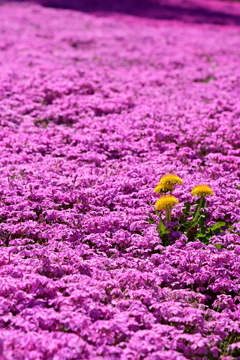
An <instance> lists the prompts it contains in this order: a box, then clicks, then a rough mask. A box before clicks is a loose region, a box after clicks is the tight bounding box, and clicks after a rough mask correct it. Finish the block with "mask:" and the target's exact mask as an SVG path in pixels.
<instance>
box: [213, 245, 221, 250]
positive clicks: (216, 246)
mask: <svg viewBox="0 0 240 360" xmlns="http://www.w3.org/2000/svg"><path fill="white" fill-rule="evenodd" d="M213 245H214V246H215V248H217V249H222V247H223V246H222V245H221V244H213Z"/></svg>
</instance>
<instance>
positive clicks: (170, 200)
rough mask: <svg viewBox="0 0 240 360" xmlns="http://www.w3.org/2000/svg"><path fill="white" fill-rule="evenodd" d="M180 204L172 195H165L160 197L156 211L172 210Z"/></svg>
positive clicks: (156, 204)
mask: <svg viewBox="0 0 240 360" xmlns="http://www.w3.org/2000/svg"><path fill="white" fill-rule="evenodd" d="M177 203H178V199H177V198H175V196H172V195H164V196H162V197H160V198H159V199H158V200H157V201H156V203H155V209H156V210H167V209H172V208H173V207H174V206H175V205H176V204H177Z"/></svg>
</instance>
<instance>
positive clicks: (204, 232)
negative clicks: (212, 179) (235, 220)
mask: <svg viewBox="0 0 240 360" xmlns="http://www.w3.org/2000/svg"><path fill="white" fill-rule="evenodd" d="M182 212H183V215H182V217H181V218H179V219H177V223H176V225H174V226H172V227H171V228H168V227H167V225H168V224H166V225H165V224H164V222H163V220H162V218H161V216H160V214H159V213H158V212H156V214H157V215H158V216H159V217H160V222H159V223H158V225H157V231H158V233H159V236H160V238H161V240H162V244H163V245H164V246H167V245H169V244H170V242H171V241H170V235H171V232H172V231H179V232H180V233H182V234H184V235H186V236H187V238H188V241H195V240H196V239H198V240H199V241H201V242H202V243H204V244H206V245H208V244H209V242H210V239H211V238H212V237H213V236H216V235H219V234H221V233H224V232H226V231H228V232H231V233H234V232H235V231H234V227H233V226H232V225H233V224H231V223H226V222H225V221H218V222H215V223H213V224H211V225H210V226H207V211H206V201H205V199H202V200H201V199H198V200H197V201H196V202H195V203H194V204H191V203H190V202H185V203H184V207H183V210H182ZM148 221H149V222H150V221H151V223H154V222H155V221H154V220H153V219H148ZM213 245H214V246H215V247H216V248H217V249H221V248H222V247H223V245H221V244H217V243H216V244H213Z"/></svg>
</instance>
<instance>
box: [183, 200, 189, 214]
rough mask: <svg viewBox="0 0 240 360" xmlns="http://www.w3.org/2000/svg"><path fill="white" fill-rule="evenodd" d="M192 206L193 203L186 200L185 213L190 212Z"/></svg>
mask: <svg viewBox="0 0 240 360" xmlns="http://www.w3.org/2000/svg"><path fill="white" fill-rule="evenodd" d="M190 207H191V204H190V202H188V201H187V202H185V203H184V209H183V211H184V212H185V213H188V212H189V210H190Z"/></svg>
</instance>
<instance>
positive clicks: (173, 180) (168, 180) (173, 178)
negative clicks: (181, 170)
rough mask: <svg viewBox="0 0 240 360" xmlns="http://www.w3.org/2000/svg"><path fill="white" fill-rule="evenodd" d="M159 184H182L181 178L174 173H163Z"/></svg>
mask: <svg viewBox="0 0 240 360" xmlns="http://www.w3.org/2000/svg"><path fill="white" fill-rule="evenodd" d="M160 184H164V185H175V184H180V185H181V184H183V181H182V179H181V178H180V177H179V176H177V175H174V174H166V175H163V176H162V177H161V179H160Z"/></svg>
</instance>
